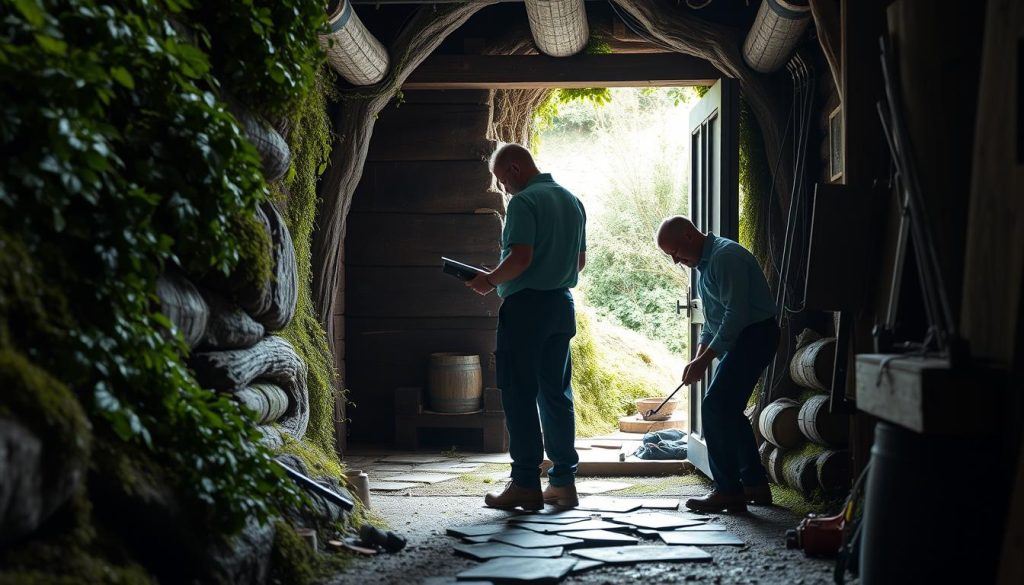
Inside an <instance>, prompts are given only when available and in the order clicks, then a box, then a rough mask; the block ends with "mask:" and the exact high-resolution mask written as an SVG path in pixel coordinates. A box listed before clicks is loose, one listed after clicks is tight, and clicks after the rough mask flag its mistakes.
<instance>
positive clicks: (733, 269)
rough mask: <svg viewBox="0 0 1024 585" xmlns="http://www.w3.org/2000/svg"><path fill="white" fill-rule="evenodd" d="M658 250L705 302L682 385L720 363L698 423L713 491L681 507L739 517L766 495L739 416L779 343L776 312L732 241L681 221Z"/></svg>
mask: <svg viewBox="0 0 1024 585" xmlns="http://www.w3.org/2000/svg"><path fill="white" fill-rule="evenodd" d="M657 243H658V247H659V248H661V250H662V251H663V252H665V253H666V254H668V255H669V256H671V257H672V260H673V261H674V262H675V263H676V264H681V265H683V266H687V267H689V268H691V269H695V270H696V271H697V273H698V275H699V276H698V279H697V292H698V293H699V295H700V298H701V299H702V300H703V301H704V328H703V330H702V332H701V335H700V339H699V340H698V342H697V343H698V345H697V355H696V356H695V357H694V358H693V360H691V361H690V362H689V363H688V364H687V365H686V366H685V368H684V369H683V382H684V383H686V384H694V383H697V382H699V381H700V380H701V378H703V377H704V373H705V372H706V371H707V369H708V366H709V365H711V361H712V360H713V359H715V358H718V359H719V363H718V368H717V369H716V370H715V374H714V377H713V378H712V379H711V385H710V386H709V387H708V390H707V394H705V396H704V399H703V400H702V401H701V420H702V422H703V431H704V437H705V439H706V440H707V444H708V462H709V464H710V466H711V475H712V476H713V477H712V479H713V480H714V483H715V488H714V490H713V491H712V492H711V493H710V494H708V495H706V496H704V497H701V498H691V499H689V500H687V501H686V507H687V508H690V509H691V510H698V511H701V512H721V511H722V510H728V511H730V512H743V511H746V509H747V506H746V504H747V502H748V501H752V502H753V503H756V504H770V503H771V501H772V495H771V490H769V488H768V479H767V475H766V474H765V471H764V467H763V466H762V465H761V458H760V457H759V456H758V453H757V444H756V443H755V442H754V434H753V431H752V430H751V426H750V421H749V420H747V417H746V416H745V415H744V414H743V410H744V408H745V407H746V405H747V400H748V399H749V398H750V393H751V392H752V391H753V390H754V386H755V385H756V384H757V380H758V378H760V376H761V372H762V371H763V370H764V369H765V367H767V366H768V363H769V362H770V361H771V360H772V358H773V357H774V356H775V351H776V349H778V345H779V326H778V324H777V323H776V322H775V316H776V314H777V311H776V309H775V302H774V300H773V299H772V294H771V289H770V288H769V286H768V281H767V280H766V279H765V277H764V273H763V272H762V271H761V266H760V265H759V264H758V263H757V259H756V258H754V256H753V254H751V253H750V252H749V251H747V249H746V248H744V247H743V246H741V245H739V244H738V243H736V242H734V241H732V240H730V239H728V238H723V237H721V236H716V235H715V234H713V233H711V232H708V233H706V234H705V233H703V232H701V231H700V230H698V229H697V227H696V226H694V225H693V223H692V222H691V221H690V220H689V219H687V218H685V217H682V216H675V217H670V218H667V219H665V220H664V221H663V222H662V223H661V227H659V228H658V234H657Z"/></svg>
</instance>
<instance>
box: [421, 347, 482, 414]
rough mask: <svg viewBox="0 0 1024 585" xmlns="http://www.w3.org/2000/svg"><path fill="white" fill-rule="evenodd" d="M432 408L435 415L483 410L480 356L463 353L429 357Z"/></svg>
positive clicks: (435, 354) (431, 355)
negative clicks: (481, 404) (481, 407)
mask: <svg viewBox="0 0 1024 585" xmlns="http://www.w3.org/2000/svg"><path fill="white" fill-rule="evenodd" d="M429 382H430V384H429V386H428V388H429V398H430V408H431V409H432V410H434V411H435V412H454V413H459V412H475V411H477V410H480V400H481V397H482V396H483V391H484V382H483V375H482V374H481V372H480V356H478V355H465V354H461V353H432V354H430V378H429Z"/></svg>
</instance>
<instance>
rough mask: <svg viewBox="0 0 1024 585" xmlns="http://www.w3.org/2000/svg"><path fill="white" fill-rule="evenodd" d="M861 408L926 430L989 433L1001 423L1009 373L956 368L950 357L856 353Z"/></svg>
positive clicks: (948, 433) (959, 433)
mask: <svg viewBox="0 0 1024 585" xmlns="http://www.w3.org/2000/svg"><path fill="white" fill-rule="evenodd" d="M856 377H857V408H858V409H860V410H862V411H864V412H867V413H869V414H872V415H874V416H877V417H878V418H880V419H882V420H885V421H888V422H891V423H895V424H897V425H900V426H902V427H904V428H907V429H910V430H912V431H916V432H918V433H922V434H938V435H960V436H963V435H985V434H993V433H995V432H997V431H998V428H999V425H998V423H999V420H1000V417H999V404H1000V403H1001V396H1000V394H1001V393H1002V392H1003V391H1004V388H1005V373H1003V372H1001V371H999V370H995V369H991V368H985V367H972V368H965V369H962V370H952V369H950V367H949V364H948V363H947V362H946V360H942V359H936V358H923V357H917V356H909V355H887V354H860V355H858V356H857V376H856Z"/></svg>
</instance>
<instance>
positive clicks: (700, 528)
mask: <svg viewBox="0 0 1024 585" xmlns="http://www.w3.org/2000/svg"><path fill="white" fill-rule="evenodd" d="M722 530H725V526H724V525H722V524H711V523H705V524H698V525H696V526H683V527H682V528H676V529H675V531H674V532H720V531H722Z"/></svg>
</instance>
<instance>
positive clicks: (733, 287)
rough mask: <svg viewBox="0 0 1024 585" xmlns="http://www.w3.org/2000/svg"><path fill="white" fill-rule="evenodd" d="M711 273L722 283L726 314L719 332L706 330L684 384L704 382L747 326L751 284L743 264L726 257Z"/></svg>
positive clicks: (717, 263) (689, 365) (685, 376)
mask: <svg viewBox="0 0 1024 585" xmlns="http://www.w3.org/2000/svg"><path fill="white" fill-rule="evenodd" d="M711 270H712V271H713V275H714V277H715V280H716V281H717V282H719V283H720V285H719V289H720V295H721V298H720V299H719V301H720V302H721V304H722V305H724V306H725V314H724V315H723V316H722V322H721V324H720V325H719V326H718V329H716V330H714V331H708V330H705V332H704V333H703V334H702V335H701V338H700V346H699V348H698V353H697V356H696V357H695V358H694V359H693V361H691V362H690V363H689V364H687V365H686V368H685V369H684V371H683V382H684V383H686V384H693V383H695V382H698V381H700V379H701V378H702V377H704V372H705V371H706V370H707V369H708V366H709V365H711V360H713V359H715V358H716V357H718V356H720V355H722V354H724V353H725V352H727V351H729V350H730V349H732V348H733V346H735V345H736V340H737V339H739V336H740V332H741V331H743V328H744V327H746V326H747V315H748V313H749V311H750V282H749V279H748V276H747V272H746V269H745V267H744V265H743V262H742V260H740V259H739V258H736V257H735V256H732V255H729V254H723V255H722V256H721V257H719V258H718V261H717V262H716V263H715V265H714V266H712V268H711ZM705 344H706V345H705Z"/></svg>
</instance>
